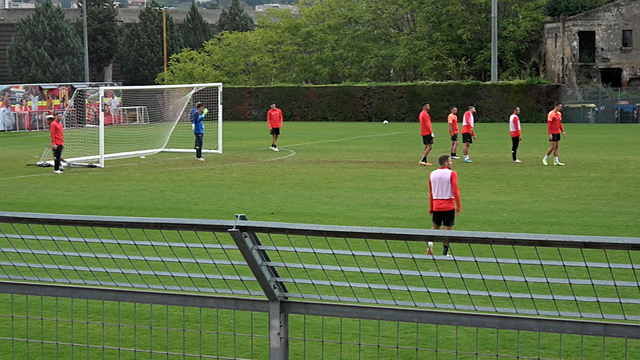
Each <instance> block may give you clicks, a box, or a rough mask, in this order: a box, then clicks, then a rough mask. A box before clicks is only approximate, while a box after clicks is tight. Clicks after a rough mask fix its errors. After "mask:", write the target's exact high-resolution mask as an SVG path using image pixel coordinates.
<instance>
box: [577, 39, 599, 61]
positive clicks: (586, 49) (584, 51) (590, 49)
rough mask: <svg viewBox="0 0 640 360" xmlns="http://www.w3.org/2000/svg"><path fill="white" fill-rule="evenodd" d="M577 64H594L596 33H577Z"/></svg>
mask: <svg viewBox="0 0 640 360" xmlns="http://www.w3.org/2000/svg"><path fill="white" fill-rule="evenodd" d="M578 62H581V63H595V62H596V32H595V31H578Z"/></svg>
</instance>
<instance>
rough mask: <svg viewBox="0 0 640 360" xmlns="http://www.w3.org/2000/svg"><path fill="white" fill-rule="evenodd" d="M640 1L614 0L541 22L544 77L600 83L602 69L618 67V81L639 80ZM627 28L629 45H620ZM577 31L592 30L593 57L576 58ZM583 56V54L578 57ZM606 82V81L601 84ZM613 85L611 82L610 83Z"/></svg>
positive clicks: (631, 83) (627, 83) (631, 82)
mask: <svg viewBox="0 0 640 360" xmlns="http://www.w3.org/2000/svg"><path fill="white" fill-rule="evenodd" d="M638 19H640V1H637V0H618V1H615V2H612V3H610V4H608V5H605V6H603V7H600V8H598V9H594V10H590V11H587V12H584V13H582V14H578V15H575V16H572V17H569V18H567V19H565V20H564V21H561V22H555V23H549V24H547V25H545V65H546V79H547V80H549V81H553V82H559V83H562V84H567V85H570V86H577V85H585V84H601V82H602V81H601V80H602V76H601V74H602V73H603V72H604V73H611V72H616V71H617V69H620V72H621V74H620V82H621V83H620V85H621V86H623V87H626V86H638V85H639V84H640V22H639V21H638ZM623 30H631V32H632V38H633V41H632V44H631V45H632V46H628V47H623V46H622V37H623V35H622V33H623ZM580 32H594V33H595V59H594V60H595V61H594V62H584V61H581V59H580V57H579V56H580V36H579V34H580ZM582 60H584V58H583V59H582ZM605 85H606V84H605ZM614 86H615V85H614Z"/></svg>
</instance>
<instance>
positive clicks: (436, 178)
mask: <svg viewBox="0 0 640 360" xmlns="http://www.w3.org/2000/svg"><path fill="white" fill-rule="evenodd" d="M438 163H439V164H440V168H439V169H437V170H434V171H432V172H431V174H430V175H429V215H431V216H432V217H433V227H432V228H431V229H433V230H440V226H444V230H451V229H453V224H454V223H455V218H456V216H458V215H460V211H461V210H462V208H461V206H460V190H459V189H458V174H456V172H455V171H453V170H451V166H453V162H452V161H451V157H450V156H449V155H441V156H440V157H439V158H438ZM456 209H457V210H456ZM428 245H429V247H428V249H427V255H433V243H432V242H429V244H428ZM448 252H449V243H444V249H443V250H442V255H445V256H447V255H449V254H448ZM449 256H450V255H449Z"/></svg>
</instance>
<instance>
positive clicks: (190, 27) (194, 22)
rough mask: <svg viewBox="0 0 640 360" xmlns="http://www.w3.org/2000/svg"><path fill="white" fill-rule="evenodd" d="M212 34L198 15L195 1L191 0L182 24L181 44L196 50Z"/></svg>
mask: <svg viewBox="0 0 640 360" xmlns="http://www.w3.org/2000/svg"><path fill="white" fill-rule="evenodd" d="M213 36H214V33H213V29H212V28H211V26H210V25H209V24H207V22H206V21H204V19H203V18H202V15H200V12H199V11H198V8H197V7H196V3H195V1H192V2H191V8H190V9H189V13H188V14H187V17H186V18H185V19H184V24H182V46H183V47H184V48H190V49H194V50H197V49H199V48H201V47H202V44H204V42H205V41H207V40H209V39H211V38H212V37H213Z"/></svg>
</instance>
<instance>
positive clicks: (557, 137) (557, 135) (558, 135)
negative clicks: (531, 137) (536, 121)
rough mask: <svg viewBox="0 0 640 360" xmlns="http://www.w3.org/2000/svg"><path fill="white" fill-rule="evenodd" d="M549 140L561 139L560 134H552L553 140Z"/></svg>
mask: <svg viewBox="0 0 640 360" xmlns="http://www.w3.org/2000/svg"><path fill="white" fill-rule="evenodd" d="M549 141H560V134H551V140H549Z"/></svg>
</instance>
